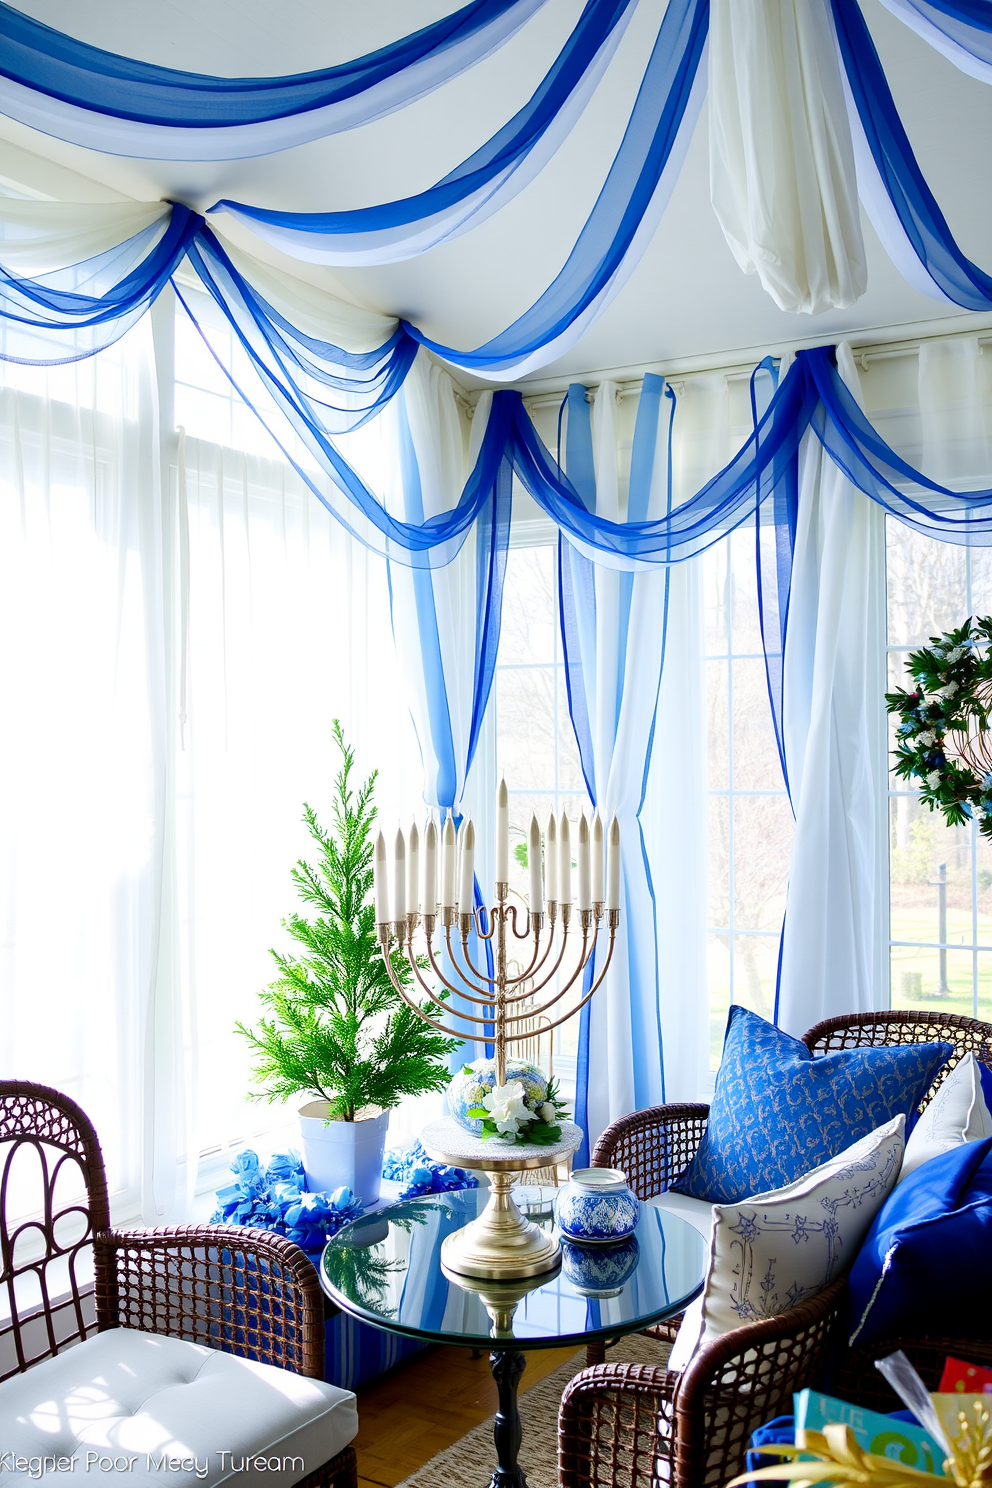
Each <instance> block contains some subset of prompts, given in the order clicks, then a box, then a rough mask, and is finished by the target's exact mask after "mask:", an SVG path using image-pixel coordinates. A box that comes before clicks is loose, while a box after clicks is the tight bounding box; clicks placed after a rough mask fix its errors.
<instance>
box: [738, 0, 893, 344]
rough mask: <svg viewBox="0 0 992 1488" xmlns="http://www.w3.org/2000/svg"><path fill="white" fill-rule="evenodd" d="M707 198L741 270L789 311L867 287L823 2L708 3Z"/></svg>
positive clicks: (829, 302)
mask: <svg viewBox="0 0 992 1488" xmlns="http://www.w3.org/2000/svg"><path fill="white" fill-rule="evenodd" d="M711 31H712V35H711V39H710V188H711V191H712V196H713V209H714V211H715V212H716V215H717V217H718V219H719V221H720V226H721V227H722V228H723V232H724V236H725V237H726V239H727V242H728V243H729V244H730V247H731V250H732V252H733V255H734V257H735V258H736V260H737V262H738V264H739V265H740V266H741V268H742V269H743V270H744V272H745V273H746V274H757V275H758V277H759V279H760V280H761V283H762V284H763V285H764V287H765V289H766V290H767V291H768V293H769V294H770V295H771V297H772V299H773V300H774V301H775V303H776V305H778V306H779V308H780V309H782V310H791V311H794V312H795V311H805V312H806V313H808V314H813V315H815V314H818V313H819V312H820V311H822V310H828V309H830V308H831V307H846V306H848V305H853V304H854V302H855V301H856V300H857V299H859V298H860V297H861V295H863V294H864V292H865V289H866V287H867V283H868V268H867V264H866V262H865V248H864V242H863V241H862V237H861V219H860V216H859V213H858V188H857V182H856V179H855V171H854V150H853V147H852V145H851V132H850V128H849V125H848V120H847V109H846V106H845V102H844V88H843V84H842V83H841V77H840V67H839V65H838V59H837V52H836V48H835V46H834V43H833V36H832V34H831V27H830V13H829V10H828V8H827V0H784V3H783V0H711Z"/></svg>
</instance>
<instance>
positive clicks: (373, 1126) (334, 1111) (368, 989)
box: [238, 720, 458, 1204]
mask: <svg viewBox="0 0 992 1488" xmlns="http://www.w3.org/2000/svg"><path fill="white" fill-rule="evenodd" d="M333 734H334V742H335V744H336V745H337V748H338V750H339V751H340V755H341V767H340V769H339V771H338V773H337V776H336V777H335V781H334V800H333V806H332V812H333V828H332V830H331V831H326V830H325V829H324V828H323V827H322V826H321V825H320V823H319V822H318V820H317V816H316V813H315V812H314V810H313V808H312V807H311V806H305V807H304V813H303V819H304V821H305V822H306V825H307V830H308V831H309V833H310V836H311V837H312V838H313V840H314V843H315V844H316V847H317V851H318V854H319V856H318V858H317V861H316V863H315V864H314V865H311V864H310V863H307V862H304V861H303V860H302V859H301V860H300V861H299V862H298V863H297V864H296V867H295V868H294V869H293V871H292V877H293V882H294V883H295V885H296V888H297V891H298V892H299V896H300V898H301V899H302V900H303V902H304V904H306V905H309V906H311V907H312V910H313V911H314V912H313V913H311V914H310V915H306V914H301V913H299V912H298V911H294V912H293V913H292V914H290V915H289V916H288V918H287V919H285V920H283V922H282V923H283V926H284V928H285V929H286V930H288V932H289V934H290V935H291V936H292V937H293V939H294V940H295V941H296V942H297V946H298V947H299V950H298V951H297V952H295V953H292V952H290V953H283V952H281V951H272V952H271V954H272V957H273V959H274V960H275V963H276V966H277V968H278V976H277V977H276V980H275V981H274V982H272V983H271V984H270V986H269V987H267V988H266V990H265V991H264V992H262V993H261V994H260V997H261V1001H262V1004H263V1006H264V1008H265V1011H266V1013H267V1014H268V1016H263V1017H261V1018H260V1019H259V1021H258V1025H257V1027H256V1028H254V1029H250V1028H246V1027H245V1026H244V1024H242V1023H239V1024H238V1030H239V1032H240V1033H242V1034H243V1035H244V1037H245V1038H246V1039H247V1040H248V1042H249V1044H250V1045H251V1048H252V1051H253V1053H254V1055H255V1057H256V1062H255V1067H254V1071H253V1074H254V1078H255V1080H256V1082H257V1088H256V1089H255V1090H253V1091H252V1092H251V1094H252V1098H253V1099H256V1100H286V1099H289V1098H291V1097H292V1096H295V1095H300V1094H306V1095H309V1096H311V1097H312V1099H311V1100H309V1101H308V1102H307V1103H306V1104H305V1105H304V1106H302V1107H301V1108H300V1125H301V1128H302V1135H303V1148H304V1156H303V1165H304V1168H305V1170H306V1174H307V1180H308V1183H309V1186H310V1188H311V1189H315V1190H318V1191H320V1190H327V1189H334V1188H337V1187H338V1186H340V1185H341V1184H347V1185H348V1187H349V1188H351V1189H352V1190H353V1191H354V1192H355V1193H356V1194H357V1195H358V1196H359V1197H360V1198H361V1199H362V1200H363V1201H364V1202H365V1203H366V1204H371V1203H374V1202H375V1201H376V1199H377V1198H378V1197H379V1182H380V1178H381V1174H382V1154H383V1149H384V1146H385V1140H386V1127H387V1126H388V1124H389V1111H390V1109H391V1108H392V1107H393V1106H396V1105H398V1104H399V1102H400V1101H401V1100H402V1099H403V1097H404V1096H414V1095H423V1094H425V1093H426V1092H428V1091H435V1090H437V1091H440V1090H443V1089H444V1088H445V1086H446V1085H447V1083H448V1080H449V1078H450V1071H449V1069H448V1064H447V1056H448V1055H449V1053H450V1052H451V1051H452V1050H453V1049H454V1048H455V1047H456V1046H457V1042H458V1041H457V1040H456V1039H451V1038H448V1037H446V1036H445V1035H444V1034H443V1033H441V1032H439V1031H438V1030H435V1029H432V1028H431V1027H430V1026H429V1025H428V1024H427V1023H425V1022H424V1021H423V1020H422V1019H421V1018H418V1017H417V1015H416V1014H415V1013H414V1012H413V1011H412V1010H411V1009H410V1008H409V1007H407V1005H406V1003H405V1002H404V1001H403V999H402V998H401V997H399V995H398V994H397V992H396V990H395V988H394V987H393V985H392V983H391V981H390V979H389V973H388V971H387V969H386V963H385V961H384V960H383V952H382V947H381V946H380V944H379V940H378V937H377V936H376V933H375V910H374V907H373V904H372V854H373V845H372V823H373V821H374V820H375V805H374V803H373V792H374V788H375V780H376V772H375V771H373V773H372V774H371V775H370V776H369V778H368V779H367V780H366V781H364V783H363V784H362V785H361V786H359V787H358V789H357V790H354V789H353V788H352V786H351V774H352V770H353V768H354V760H355V756H354V751H353V750H352V749H351V748H350V747H349V746H348V744H347V743H346V742H345V738H344V734H343V732H342V729H341V725H340V723H339V722H337V720H335V722H334V727H333ZM392 962H393V969H394V972H395V975H396V977H397V979H398V980H399V981H401V982H402V983H403V984H404V985H409V983H410V982H411V981H412V978H413V973H412V971H411V968H410V967H409V965H408V964H407V962H406V959H405V957H403V956H402V955H400V953H399V952H398V951H394V952H393V953H392ZM424 1009H425V1011H432V1012H433V1011H436V1009H433V1007H432V1004H430V1003H427V1002H425V1003H424Z"/></svg>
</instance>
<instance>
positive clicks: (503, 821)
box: [496, 780, 510, 884]
mask: <svg viewBox="0 0 992 1488" xmlns="http://www.w3.org/2000/svg"><path fill="white" fill-rule="evenodd" d="M509 881H510V798H509V796H508V795H507V792H506V781H505V780H501V781H500V783H499V793H498V795H497V797H496V882H497V883H498V884H500V883H509Z"/></svg>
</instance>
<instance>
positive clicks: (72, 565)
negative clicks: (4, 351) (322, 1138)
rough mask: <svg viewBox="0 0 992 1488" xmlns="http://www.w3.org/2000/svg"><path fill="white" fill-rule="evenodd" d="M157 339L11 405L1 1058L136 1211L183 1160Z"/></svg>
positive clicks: (1, 641) (15, 377)
mask: <svg viewBox="0 0 992 1488" xmlns="http://www.w3.org/2000/svg"><path fill="white" fill-rule="evenodd" d="M148 335H149V332H148V327H147V325H144V326H141V327H138V328H137V329H136V330H135V331H133V332H132V333H131V334H130V335H129V336H128V337H127V338H125V340H124V341H123V342H121V343H120V344H119V345H118V346H117V347H115V348H113V350H112V351H111V352H108V353H106V354H105V355H103V356H101V357H100V358H97V359H94V360H93V361H92V362H87V363H83V364H78V365H70V366H65V367H58V368H54V369H52V371H51V372H48V373H46V372H43V371H38V370H35V369H31V368H20V367H16V366H10V365H8V366H7V367H6V368H5V369H4V374H3V380H4V382H5V384H6V385H5V386H4V387H3V388H2V390H0V691H2V694H3V698H4V711H5V715H6V722H5V726H4V727H3V729H0V916H2V930H0V962H2V964H0V984H2V986H3V989H4V991H3V997H2V998H0V1029H2V1037H0V1046H2V1051H3V1052H2V1056H0V1057H2V1067H3V1070H4V1073H5V1074H7V1075H14V1076H18V1077H21V1078H28V1079H36V1080H41V1081H43V1082H45V1083H48V1084H51V1085H55V1086H58V1087H59V1088H60V1089H63V1090H65V1091H67V1092H68V1093H69V1094H70V1095H72V1096H74V1097H75V1098H76V1099H77V1100H79V1101H80V1103H81V1104H82V1105H83V1107H84V1109H86V1110H87V1111H88V1112H89V1113H90V1115H91V1116H92V1118H93V1120H94V1121H95V1123H96V1126H97V1129H98V1131H99V1133H100V1137H101V1140H102V1142H103V1146H104V1151H105V1154H106V1157H107V1163H108V1168H109V1173H110V1183H111V1188H112V1191H113V1194H114V1199H115V1208H116V1210H117V1212H118V1213H121V1214H132V1215H133V1214H135V1213H137V1212H139V1211H140V1210H144V1211H145V1212H146V1213H147V1212H154V1210H155V1208H156V1202H157V1201H156V1190H157V1189H164V1192H165V1195H166V1198H168V1197H171V1188H172V1183H173V1180H174V1176H175V1169H176V1155H177V1152H178V1151H179V1150H180V1149H181V1146H182V1130H181V1112H177V1110H176V1107H175V1104H174V1101H173V1098H172V1095H173V1091H174V1089H175V1086H176V1074H177V1067H178V1066H179V1065H181V1060H180V1059H179V1055H180V1038H179V1032H180V1025H179V1022H178V1017H177V1012H178V1008H177V1002H176V998H175V988H174V986H173V985H172V984H171V983H170V982H169V979H168V977H167V976H166V975H165V972H166V970H167V968H168V966H169V964H170V958H171V954H172V950H173V947H174V934H175V925H174V922H172V921H171V919H170V915H169V903H170V897H169V884H168V877H169V864H168V862H167V857H166V838H167V821H168V817H169V812H170V801H169V770H170V759H169V712H170V708H169V680H168V667H167V645H168V634H169V627H170V614H169V603H170V600H169V595H168V594H167V592H166V587H165V584H164V582H163V553H164V549H165V547H166V544H167V516H166V513H165V509H164V507H163V502H162V497H161V490H160V482H159V449H158V433H157V418H156V408H157V402H156V395H155V387H154V380H153V376H152V372H151V365H152V363H151V358H150V356H149V354H148V353H149V340H148Z"/></svg>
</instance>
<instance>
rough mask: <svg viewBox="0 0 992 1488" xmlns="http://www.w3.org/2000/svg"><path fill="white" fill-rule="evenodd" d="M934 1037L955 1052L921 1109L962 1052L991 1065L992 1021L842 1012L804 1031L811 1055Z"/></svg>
mask: <svg viewBox="0 0 992 1488" xmlns="http://www.w3.org/2000/svg"><path fill="white" fill-rule="evenodd" d="M937 1040H943V1041H944V1043H948V1044H953V1045H954V1053H953V1055H952V1056H951V1058H950V1059H949V1060H948V1061H947V1063H946V1064H945V1065H944V1067H943V1069H942V1070H941V1071H940V1073H939V1074H938V1076H937V1078H936V1079H935V1080H934V1082H933V1084H932V1086H931V1087H930V1089H929V1090H928V1091H927V1093H926V1095H925V1096H924V1098H923V1100H921V1101H920V1110H921V1111H922V1110H925V1108H926V1106H927V1105H928V1104H929V1102H930V1101H931V1100H932V1099H933V1096H934V1093H935V1092H936V1090H937V1088H938V1087H939V1086H940V1084H941V1083H942V1081H944V1080H946V1078H947V1076H948V1074H949V1073H950V1071H951V1070H952V1069H953V1068H954V1066H955V1065H956V1064H957V1062H958V1060H959V1059H961V1058H962V1056H963V1055H965V1054H969V1053H971V1054H974V1056H975V1058H976V1059H977V1060H978V1061H979V1062H980V1063H982V1064H986V1065H988V1066H989V1067H990V1068H992V1023H980V1022H979V1021H978V1019H977V1018H965V1017H963V1016H962V1015H961V1014H960V1013H920V1012H915V1011H909V1010H902V1011H899V1010H897V1011H894V1012H890V1013H845V1014H844V1015H843V1016H842V1017H839V1018H826V1019H825V1020H824V1021H823V1022H822V1023H816V1024H814V1026H813V1027H812V1028H811V1029H810V1030H809V1032H808V1033H804V1034H803V1043H804V1044H805V1045H806V1047H807V1049H808V1050H809V1051H810V1053H811V1054H813V1055H819V1054H829V1053H830V1052H831V1051H832V1050H834V1049H864V1048H871V1049H878V1048H884V1047H886V1046H891V1045H893V1044H927V1043H933V1042H935V1041H937Z"/></svg>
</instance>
